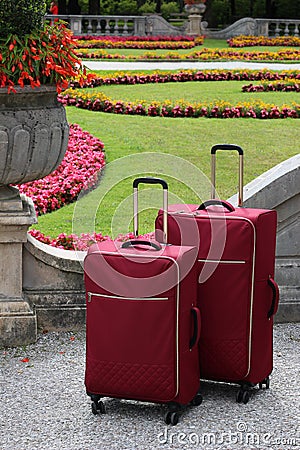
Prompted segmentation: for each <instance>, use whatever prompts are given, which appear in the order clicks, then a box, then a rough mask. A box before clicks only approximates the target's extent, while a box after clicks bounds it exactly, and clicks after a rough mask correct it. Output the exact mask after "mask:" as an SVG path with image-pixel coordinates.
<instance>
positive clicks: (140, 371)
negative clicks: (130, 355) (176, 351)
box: [85, 358, 176, 402]
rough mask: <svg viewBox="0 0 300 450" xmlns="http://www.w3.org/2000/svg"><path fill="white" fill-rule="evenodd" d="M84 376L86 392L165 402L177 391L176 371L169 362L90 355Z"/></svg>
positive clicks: (172, 397) (171, 398)
mask: <svg viewBox="0 0 300 450" xmlns="http://www.w3.org/2000/svg"><path fill="white" fill-rule="evenodd" d="M85 380H86V387H87V390H88V391H89V392H93V393H99V394H102V395H107V396H109V397H114V396H115V397H121V398H131V399H137V400H139V399H140V400H152V401H158V402H167V401H171V400H173V399H174V397H175V395H176V382H175V371H174V367H172V366H171V365H148V364H131V363H130V364H129V363H125V362H113V361H95V360H92V359H91V358H89V359H88V360H87V364H86V378H85Z"/></svg>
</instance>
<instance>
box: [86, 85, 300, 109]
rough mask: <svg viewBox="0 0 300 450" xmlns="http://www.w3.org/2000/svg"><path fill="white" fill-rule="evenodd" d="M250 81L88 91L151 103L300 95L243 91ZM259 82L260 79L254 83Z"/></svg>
mask: <svg viewBox="0 0 300 450" xmlns="http://www.w3.org/2000/svg"><path fill="white" fill-rule="evenodd" d="M246 84H250V82H246V81H205V82H201V81H199V82H194V81H191V82H185V83H164V84H163V83H153V84H147V86H146V87H145V86H144V85H142V84H136V85H132V86H131V85H127V86H124V85H106V86H101V87H98V88H95V89H89V90H86V92H90V93H92V92H99V91H101V92H103V93H104V94H105V95H107V96H108V97H110V98H111V99H113V100H126V101H132V102H134V101H141V100H144V101H146V102H149V103H150V102H152V101H153V100H157V101H160V102H163V101H165V100H173V101H176V100H185V101H189V102H193V103H195V102H198V103H200V102H201V103H202V102H214V101H222V100H223V101H226V102H230V103H232V104H236V103H238V102H255V101H257V100H262V101H263V102H265V103H271V104H276V105H284V104H286V105H291V104H292V103H293V102H295V101H296V100H297V99H298V97H299V94H297V93H296V94H295V92H263V93H262V92H253V93H248V92H242V86H244V85H246ZM253 84H259V82H253Z"/></svg>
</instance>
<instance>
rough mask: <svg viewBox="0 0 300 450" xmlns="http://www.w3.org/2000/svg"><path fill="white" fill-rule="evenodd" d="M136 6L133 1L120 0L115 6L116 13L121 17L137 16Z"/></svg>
mask: <svg viewBox="0 0 300 450" xmlns="http://www.w3.org/2000/svg"><path fill="white" fill-rule="evenodd" d="M137 12H138V6H137V3H136V1H135V0H120V2H119V3H118V6H117V13H118V14H123V15H125V16H126V15H129V14H137Z"/></svg>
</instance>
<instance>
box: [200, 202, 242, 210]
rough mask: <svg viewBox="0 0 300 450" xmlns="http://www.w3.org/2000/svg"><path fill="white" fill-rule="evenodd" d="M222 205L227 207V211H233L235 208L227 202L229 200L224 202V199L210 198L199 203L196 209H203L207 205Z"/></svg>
mask: <svg viewBox="0 0 300 450" xmlns="http://www.w3.org/2000/svg"><path fill="white" fill-rule="evenodd" d="M214 205H217V206H223V207H224V208H226V209H228V211H229V212H233V211H234V210H235V209H234V207H233V206H232V205H231V204H230V203H229V202H225V201H224V200H218V199H212V200H207V201H206V202H204V203H201V205H200V206H199V207H198V208H197V210H203V209H206V208H208V207H209V206H214Z"/></svg>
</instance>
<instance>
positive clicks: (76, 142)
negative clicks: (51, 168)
mask: <svg viewBox="0 0 300 450" xmlns="http://www.w3.org/2000/svg"><path fill="white" fill-rule="evenodd" d="M103 149H104V144H103V142H101V141H100V140H99V139H97V138H95V137H94V136H92V135H91V134H89V133H88V132H86V131H83V130H82V129H81V128H80V127H79V126H78V125H76V124H74V125H71V126H70V137H69V144H68V149H67V152H66V154H65V157H64V159H63V161H62V163H61V164H60V166H59V167H58V168H57V169H56V170H55V172H53V173H51V174H50V175H48V176H47V177H45V178H43V179H41V180H36V181H32V182H29V183H25V184H21V185H20V186H19V190H20V192H21V193H23V194H26V195H27V196H28V197H31V198H32V200H33V202H34V205H35V209H36V212H37V214H38V215H41V214H45V213H48V212H51V211H54V210H56V209H59V208H61V207H62V206H63V205H65V204H67V203H71V202H73V201H75V200H76V199H77V197H78V195H79V193H80V192H81V191H82V190H83V189H84V190H87V189H91V188H92V187H94V186H95V185H96V184H97V182H98V179H99V176H100V173H101V170H102V169H103V167H104V165H105V154H104V151H103Z"/></svg>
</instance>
